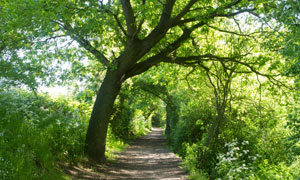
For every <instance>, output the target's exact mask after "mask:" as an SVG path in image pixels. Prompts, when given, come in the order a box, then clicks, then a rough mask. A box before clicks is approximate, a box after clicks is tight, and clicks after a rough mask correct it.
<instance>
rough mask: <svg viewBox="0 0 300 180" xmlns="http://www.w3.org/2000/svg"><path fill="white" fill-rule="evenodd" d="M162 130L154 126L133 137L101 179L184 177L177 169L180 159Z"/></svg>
mask: <svg viewBox="0 0 300 180" xmlns="http://www.w3.org/2000/svg"><path fill="white" fill-rule="evenodd" d="M162 131H163V130H162V129H159V128H153V131H152V132H150V133H149V134H148V135H146V136H143V137H141V138H139V139H137V140H135V141H134V142H133V143H132V144H131V145H130V146H129V147H128V148H127V149H126V150H125V151H124V152H122V153H120V154H119V155H118V158H117V161H116V162H115V163H113V164H110V165H109V166H111V168H108V169H111V170H110V171H107V172H105V173H104V174H105V178H104V179H134V180H138V179H140V180H146V179H164V180H167V179H169V180H172V179H174V180H175V179H186V176H187V174H186V173H185V172H184V171H183V170H181V169H180V168H179V164H180V162H181V159H180V158H178V157H177V156H176V155H175V154H174V153H172V152H171V151H170V150H169V149H168V147H167V145H166V141H165V139H164V137H163V136H162Z"/></svg>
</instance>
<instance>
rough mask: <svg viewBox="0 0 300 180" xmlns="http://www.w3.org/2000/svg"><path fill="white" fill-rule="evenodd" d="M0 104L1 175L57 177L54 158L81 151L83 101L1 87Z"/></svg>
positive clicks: (70, 157) (72, 159)
mask: <svg viewBox="0 0 300 180" xmlns="http://www.w3.org/2000/svg"><path fill="white" fill-rule="evenodd" d="M0 104H1V106H0V123H1V124H0V135H1V137H0V147H1V148H0V163H1V164H0V179H49V177H56V176H58V175H57V170H56V169H55V167H56V166H55V164H56V162H57V161H68V162H76V161H77V160H78V158H79V157H81V156H82V155H83V149H84V148H83V146H84V138H85V133H86V128H87V118H88V114H89V109H90V108H89V107H88V106H86V105H85V104H80V103H78V102H74V101H71V100H66V99H55V100H54V99H51V98H50V97H48V96H38V97H35V96H33V95H32V94H30V93H26V92H22V91H11V92H6V91H0Z"/></svg>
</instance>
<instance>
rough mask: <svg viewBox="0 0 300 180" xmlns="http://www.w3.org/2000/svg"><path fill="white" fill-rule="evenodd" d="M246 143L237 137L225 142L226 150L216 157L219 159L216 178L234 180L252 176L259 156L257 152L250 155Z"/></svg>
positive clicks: (247, 143)
mask: <svg viewBox="0 0 300 180" xmlns="http://www.w3.org/2000/svg"><path fill="white" fill-rule="evenodd" d="M248 145H249V142H248V141H242V142H241V143H240V142H238V141H237V139H234V140H233V141H232V142H230V143H226V144H225V148H227V149H228V150H227V152H226V153H220V154H219V155H218V157H217V159H218V161H219V162H218V163H217V165H216V170H217V174H218V177H219V178H218V180H221V179H220V178H222V179H228V180H234V179H248V178H250V177H251V176H252V177H253V175H254V172H255V170H256V168H255V167H256V166H255V164H256V162H257V160H258V159H259V158H260V157H261V156H260V155H259V154H256V155H251V153H250V150H248V148H247V146H248Z"/></svg>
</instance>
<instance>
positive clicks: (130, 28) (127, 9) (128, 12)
mask: <svg viewBox="0 0 300 180" xmlns="http://www.w3.org/2000/svg"><path fill="white" fill-rule="evenodd" d="M121 3H122V7H123V13H124V16H125V20H126V25H127V32H128V34H127V35H128V38H130V39H131V40H132V39H134V38H135V37H134V35H135V33H136V31H137V27H136V22H135V17H134V12H133V9H132V7H131V3H130V0H122V1H121Z"/></svg>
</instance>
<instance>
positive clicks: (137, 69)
mask: <svg viewBox="0 0 300 180" xmlns="http://www.w3.org/2000/svg"><path fill="white" fill-rule="evenodd" d="M274 3H276V1H269V2H268V3H266V2H264V1H260V0H259V1H246V0H245V1H244V0H219V1H212V0H206V1H200V0H189V1H183V0H177V1H176V0H157V1H154V0H149V1H146V0H137V1H130V0H120V1H114V0H108V1H107V2H106V3H104V1H102V0H98V1H92V0H86V1H83V0H60V1H58V0H56V1H50V0H35V1H33V0H16V1H14V2H9V1H5V0H2V1H1V11H4V10H5V12H6V13H7V14H8V15H9V16H7V17H8V18H7V20H8V21H9V22H10V23H11V24H12V26H10V27H9V28H10V29H9V28H8V29H7V31H4V32H8V31H10V30H11V29H19V31H16V34H18V35H21V36H22V37H24V38H25V39H26V40H28V41H29V42H31V43H32V44H36V45H34V46H33V47H32V48H33V49H41V47H42V46H46V45H47V44H49V43H51V42H52V43H53V42H55V41H56V40H57V39H61V40H62V41H64V42H66V41H67V42H73V41H76V43H73V47H78V48H77V49H78V51H79V50H80V52H81V55H82V56H86V57H88V58H89V59H91V60H94V61H96V62H99V63H100V64H102V66H97V67H98V68H99V71H102V69H103V68H105V69H106V74H105V77H104V79H103V82H102V84H101V86H100V88H99V91H98V93H97V98H96V101H95V104H94V107H93V110H92V114H91V118H90V122H89V127H88V131H87V135H86V152H87V154H88V156H89V157H90V159H93V160H96V161H98V162H104V161H105V144H106V134H107V128H108V123H109V119H110V118H111V114H112V112H113V105H114V101H115V99H116V97H117V96H118V94H119V92H120V89H121V87H122V84H123V83H124V82H125V81H126V80H127V79H129V78H131V77H134V76H136V75H139V74H141V73H143V72H145V71H147V70H148V69H150V68H151V67H154V66H157V65H159V64H160V63H162V62H165V63H176V64H180V65H186V66H188V65H195V64H198V63H201V62H207V61H222V62H235V63H238V64H240V65H242V66H244V68H245V69H246V70H248V71H251V72H256V73H259V71H258V69H259V68H261V67H262V66H263V65H264V62H265V61H266V60H268V59H264V57H262V56H259V53H260V52H259V51H258V52H255V54H252V55H251V52H252V50H251V47H248V48H245V49H240V51H239V52H235V53H230V52H229V53H227V54H218V53H217V51H216V47H214V46H211V45H210V44H209V43H208V44H201V39H202V38H204V39H205V38H206V33H207V32H208V31H210V30H215V31H218V32H221V33H229V34H231V35H232V36H238V37H241V38H242V39H243V41H244V42H247V41H248V40H251V39H252V43H254V44H255V42H254V41H253V38H254V37H260V38H262V37H261V36H260V35H263V34H264V33H266V31H272V30H270V29H268V28H264V27H263V26H261V27H258V26H257V22H258V19H259V14H261V13H264V12H266V11H265V9H266V8H270V7H269V4H274ZM241 14H245V16H241ZM21 17H22V18H21ZM23 19H26V21H24V20H23ZM242 20H244V21H246V22H247V24H240V23H239V21H242ZM22 21H24V22H27V23H26V24H24V23H20V22H22ZM255 23H256V25H255ZM227 24H230V25H231V26H230V29H229V27H228V26H227ZM233 24H234V26H232V25H233ZM261 25H262V24H261ZM5 28H6V27H5ZM34 40H35V41H38V42H44V43H42V44H41V43H34V42H35V41H34ZM209 41H216V40H215V39H213V38H212V39H207V42H209ZM257 44H259V41H258V42H256V45H257ZM223 45H225V44H223ZM66 49H67V48H66ZM196 49H197V50H196ZM72 52H74V51H72ZM43 53H46V54H47V51H44V52H43ZM68 54H70V56H72V53H68ZM73 57H74V56H73ZM246 57H249V58H246ZM75 61H76V60H75ZM260 74H261V73H260ZM269 77H270V79H272V78H273V76H269Z"/></svg>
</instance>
